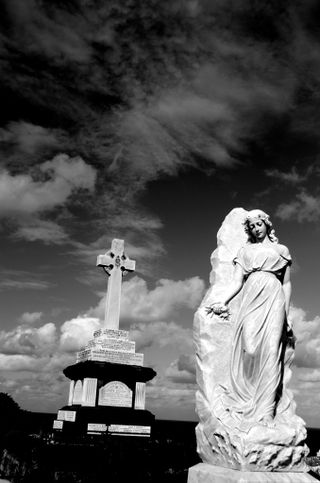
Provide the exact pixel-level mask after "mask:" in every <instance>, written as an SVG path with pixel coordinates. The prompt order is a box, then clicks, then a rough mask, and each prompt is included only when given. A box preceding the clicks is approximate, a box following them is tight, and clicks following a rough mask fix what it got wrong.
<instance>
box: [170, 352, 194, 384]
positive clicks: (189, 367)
mask: <svg viewBox="0 0 320 483" xmlns="http://www.w3.org/2000/svg"><path fill="white" fill-rule="evenodd" d="M165 376H166V377H167V378H169V379H170V380H171V381H172V382H175V383H178V384H185V383H188V384H195V383H196V366H195V356H194V355H185V354H182V355H180V357H179V358H178V359H176V360H175V361H173V362H172V363H171V364H170V365H169V367H168V368H167V369H166V371H165Z"/></svg>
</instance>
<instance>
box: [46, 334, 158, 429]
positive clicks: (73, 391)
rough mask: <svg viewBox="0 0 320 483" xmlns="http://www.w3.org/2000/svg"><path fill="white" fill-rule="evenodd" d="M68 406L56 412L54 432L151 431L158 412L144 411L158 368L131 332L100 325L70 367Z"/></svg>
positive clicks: (67, 370) (66, 373)
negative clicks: (148, 364) (140, 351)
mask: <svg viewBox="0 0 320 483" xmlns="http://www.w3.org/2000/svg"><path fill="white" fill-rule="evenodd" d="M63 372H64V374H65V376H67V377H68V378H69V379H70V381H71V382H70V390H69V401H68V405H67V406H64V407H63V408H61V409H60V410H59V411H58V415H57V419H56V420H55V421H54V423H53V429H54V431H55V435H56V436H58V435H59V434H60V435H61V433H62V434H63V435H64V434H65V435H70V436H72V435H75V436H76V435H79V436H81V435H89V436H90V435H93V434H100V435H121V436H124V435H126V436H133V435H134V436H143V437H149V436H150V435H151V427H152V424H153V422H154V415H153V414H152V413H150V412H149V411H147V410H146V409H145V396H146V382H147V381H150V380H151V379H153V377H154V376H155V375H156V373H155V371H154V370H153V369H151V368H150V367H144V366H143V354H137V353H136V352H135V342H133V341H130V340H129V332H128V331H123V330H110V329H101V330H98V331H96V332H95V333H94V338H93V339H92V340H90V341H89V342H88V344H87V346H86V347H85V348H84V349H83V350H81V351H80V352H78V356H77V363H76V364H73V365H72V366H69V367H67V368H66V369H65V370H64V371H63Z"/></svg>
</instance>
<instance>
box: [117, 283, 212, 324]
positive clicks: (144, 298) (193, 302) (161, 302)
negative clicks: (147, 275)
mask: <svg viewBox="0 0 320 483" xmlns="http://www.w3.org/2000/svg"><path fill="white" fill-rule="evenodd" d="M204 289H205V284H204V281H203V280H201V279H200V278H199V277H192V278H189V279H186V280H178V281H174V280H168V279H160V280H159V281H158V282H157V284H156V287H155V288H154V289H151V290H149V289H148V286H147V283H146V281H145V280H143V279H142V278H139V277H133V278H131V280H129V281H128V282H124V283H123V290H122V301H121V316H122V318H123V319H129V320H136V321H153V320H164V319H167V318H170V317H173V316H174V314H175V312H176V310H178V309H181V308H182V307H186V308H189V309H193V308H195V307H196V306H197V305H198V303H199V302H200V300H201V298H202V296H203V293H204Z"/></svg>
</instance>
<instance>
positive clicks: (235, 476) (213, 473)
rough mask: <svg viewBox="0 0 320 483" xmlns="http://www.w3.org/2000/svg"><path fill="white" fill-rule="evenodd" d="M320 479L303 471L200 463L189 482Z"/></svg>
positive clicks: (279, 482) (288, 482) (267, 482)
mask: <svg viewBox="0 0 320 483" xmlns="http://www.w3.org/2000/svg"><path fill="white" fill-rule="evenodd" d="M316 481H318V480H317V479H316V478H314V477H313V476H311V475H309V474H303V473H261V472H250V471H242V472H241V473H240V472H239V471H237V470H232V469H229V468H222V467H219V466H213V465H208V464H205V463H199V464H198V465H195V466H192V468H190V469H189V473H188V482H187V483H312V482H314V483H315V482H316Z"/></svg>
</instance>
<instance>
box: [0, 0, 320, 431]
mask: <svg viewBox="0 0 320 483" xmlns="http://www.w3.org/2000/svg"><path fill="white" fill-rule="evenodd" d="M319 25H320V6H319V3H318V2H316V1H311V0H310V1H309V0H307V1H291V2H287V1H282V0H277V1H275V0H274V1H264V0H259V1H258V0H251V1H248V0H243V1H241V2H236V1H228V0H223V1H222V0H217V1H214V0H211V1H209V0H208V1H205V0H188V1H187V0H179V1H178V0H162V1H161V2H159V1H156V0H150V1H148V2H146V1H142V0H123V1H121V2H118V1H115V0H114V1H113V0H110V1H108V2H106V1H99V0H95V1H91V0H64V1H61V0H42V1H40V0H2V1H1V2H0V26H1V28H0V31H1V33H0V69H1V87H0V95H1V109H0V144H1V147H0V163H1V164H0V221H1V225H0V226H1V241H0V243H1V253H2V259H1V268H2V279H1V281H0V303H1V328H2V331H1V332H0V364H1V366H2V369H3V371H2V374H3V376H1V379H0V382H1V385H0V390H3V391H5V392H9V393H11V394H12V395H13V397H14V398H15V399H17V400H18V402H19V403H20V404H22V405H24V406H26V407H27V408H32V409H37V410H50V411H51V410H52V411H54V410H56V408H57V407H58V406H59V404H60V405H62V404H63V403H64V400H65V399H66V397H67V396H66V394H67V386H66V382H65V380H64V376H63V375H62V374H61V370H62V369H63V368H64V367H65V365H67V364H68V363H72V362H73V361H74V354H75V350H76V349H77V348H79V344H80V341H79V339H81V337H84V338H83V340H81V342H82V343H84V342H85V337H87V338H89V337H90V334H91V332H92V330H93V328H94V327H96V326H98V324H99V318H100V317H101V313H102V305H103V302H102V301H101V297H102V294H103V292H104V291H105V280H104V277H103V275H102V274H101V272H99V271H98V270H97V269H96V268H95V260H96V255H97V254H98V253H103V252H104V251H106V250H107V249H108V248H109V246H110V242H111V240H112V238H114V237H117V238H124V239H125V242H126V247H127V253H128V254H129V256H130V257H131V258H133V259H135V260H136V261H137V272H136V274H135V275H134V276H133V277H131V278H130V277H128V279H127V281H126V282H125V283H124V290H123V297H124V298H123V314H122V324H123V327H130V326H131V330H132V334H133V336H134V337H135V338H136V340H137V346H138V348H139V347H140V349H141V350H142V351H143V352H145V354H146V362H147V363H149V364H150V365H152V366H153V367H155V368H156V370H157V371H158V377H157V379H156V380H155V381H154V383H153V385H151V387H150V388H149V404H150V408H151V409H152V410H154V411H155V412H156V414H157V415H159V416H160V417H179V418H182V419H186V418H194V417H195V416H194V413H193V394H194V390H195V384H194V367H193V364H192V351H193V348H192V333H191V328H192V312H193V311H194V310H195V308H196V306H197V305H198V303H199V301H200V300H201V297H202V295H203V291H204V288H205V286H207V284H208V275H209V271H210V266H209V256H210V253H211V251H212V250H213V249H214V248H215V243H216V242H215V240H216V233H217V230H218V228H219V226H220V225H221V223H222V221H223V219H224V217H225V216H226V215H227V213H228V212H229V211H230V210H231V209H232V208H234V207H237V206H241V207H244V208H246V209H251V208H257V207H260V208H262V209H264V210H265V211H267V212H268V213H270V215H271V217H272V220H273V222H274V225H275V227H276V231H277V235H278V236H279V238H280V241H281V242H282V243H285V244H286V245H288V246H289V249H290V251H291V253H292V255H293V257H294V261H295V263H294V270H293V300H292V303H293V308H292V318H293V319H295V323H296V332H297V335H298V338H299V341H300V346H299V348H298V349H297V357H296V362H295V364H296V366H297V367H296V373H295V375H294V377H293V380H292V384H293V390H294V391H295V393H296V397H297V401H298V404H299V406H298V407H299V408H300V409H299V410H300V414H302V415H303V416H304V417H305V418H306V419H307V422H308V424H312V425H319V423H320V422H319V421H318V417H317V414H318V412H319V411H318V409H319V402H320V401H319V397H320V396H318V393H319V381H320V349H318V346H319V347H320V344H319V343H320V329H319V328H318V325H319V324H318V322H319V318H318V317H319V315H318V314H319V301H318V298H319V297H318V290H319V289H318V287H319V278H320V276H319V270H320V263H319V256H318V253H319V252H318V247H319V219H320V193H319V177H320V164H319V161H320V159H319V149H320V146H319V127H320V125H319V124H320V122H319V121H320V109H319V107H320V49H319V42H320V28H319ZM132 324H133V325H132ZM83 334H84V335H83ZM64 393H65V396H64ZM305 394H308V397H307V398H305V397H302V395H305ZM176 408H179V410H178V411H177V409H176Z"/></svg>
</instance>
